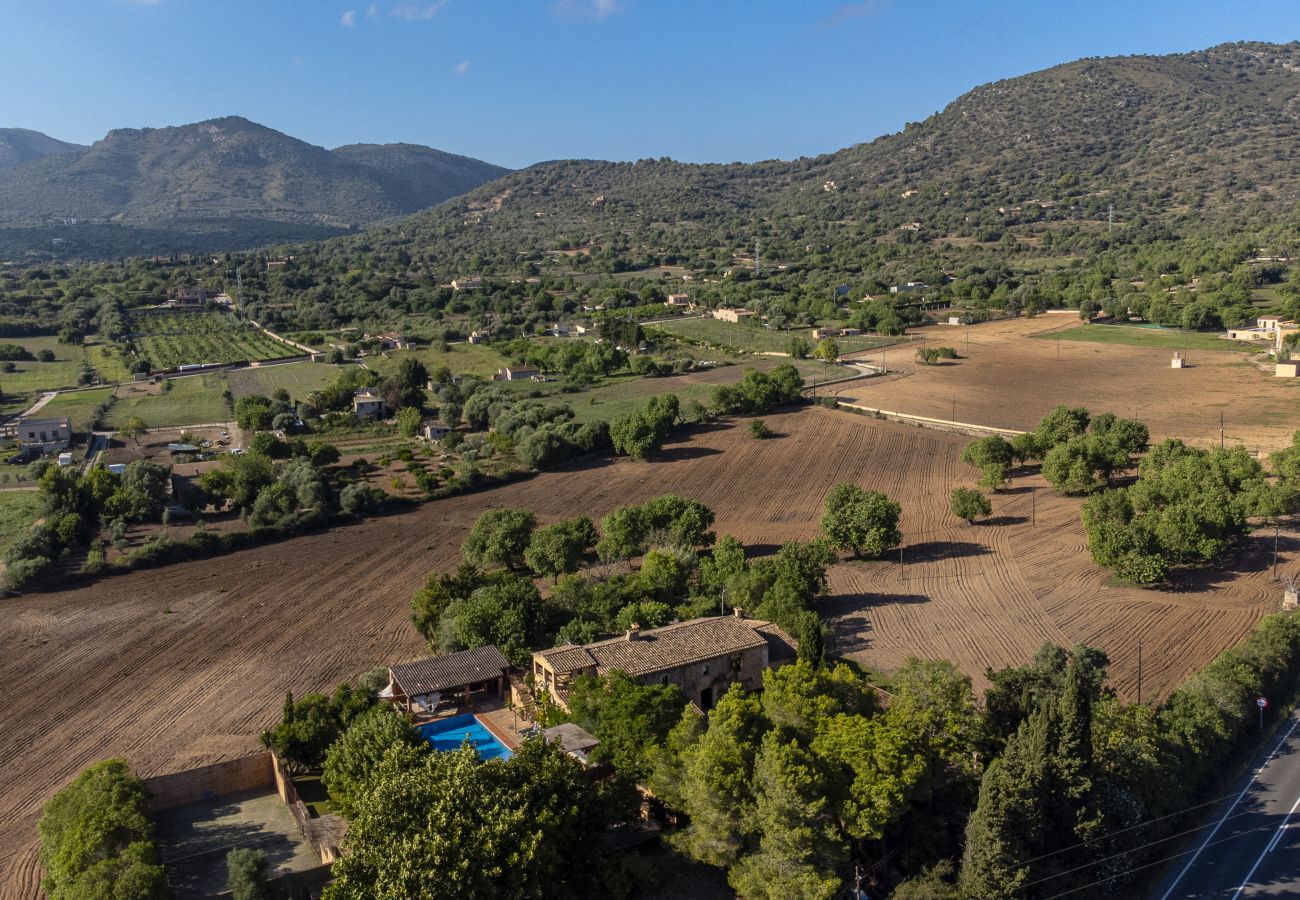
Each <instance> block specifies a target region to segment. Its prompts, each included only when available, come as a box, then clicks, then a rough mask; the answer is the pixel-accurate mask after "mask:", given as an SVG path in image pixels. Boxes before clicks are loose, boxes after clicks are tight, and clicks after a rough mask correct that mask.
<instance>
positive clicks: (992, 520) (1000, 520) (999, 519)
mask: <svg viewBox="0 0 1300 900" xmlns="http://www.w3.org/2000/svg"><path fill="white" fill-rule="evenodd" d="M1028 521H1029V517H1028V516H989V517H988V518H987V519H980V520H977V521H976V522H975V524H976V525H1023V524H1025V523H1026V522H1028Z"/></svg>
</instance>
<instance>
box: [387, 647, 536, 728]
mask: <svg viewBox="0 0 1300 900" xmlns="http://www.w3.org/2000/svg"><path fill="white" fill-rule="evenodd" d="M509 671H510V664H509V663H508V662H506V658H505V657H504V656H502V655H501V651H500V650H498V649H497V648H496V647H494V646H492V645H491V644H488V645H487V646H485V647H478V648H476V649H474V650H461V651H460V652H459V653H446V654H443V655H442V656H434V657H430V658H428V659H417V660H416V661H415V662H408V663H398V664H397V665H393V666H389V667H388V687H386V688H384V689H383V690H382V691H380V692H379V697H380V699H382V700H387V701H388V702H390V703H392V704H393V705H394V706H397V707H399V708H401V709H403V710H404V711H405V712H407V713H417V712H424V713H427V714H429V715H432V714H433V712H434V710H436V709H437V707H438V704H439V703H440V702H441V701H442V700H443V698H448V699H453V698H454V699H460V700H462V701H463V703H464V705H465V706H469V705H471V704H472V703H473V698H474V695H475V694H488V695H490V696H495V697H504V696H505V690H506V673H507V672H509Z"/></svg>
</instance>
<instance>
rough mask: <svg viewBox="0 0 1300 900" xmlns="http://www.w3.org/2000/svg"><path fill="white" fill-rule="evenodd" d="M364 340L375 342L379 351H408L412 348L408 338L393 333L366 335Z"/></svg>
mask: <svg viewBox="0 0 1300 900" xmlns="http://www.w3.org/2000/svg"><path fill="white" fill-rule="evenodd" d="M365 339H366V340H372V341H375V342H377V343H378V344H379V349H380V350H410V349H411V348H412V347H413V346H414V344H413V343H412V341H411V339H410V338H409V337H407V336H406V335H404V334H398V333H397V332H395V331H389V332H387V333H385V334H376V335H374V336H371V335H366V338H365Z"/></svg>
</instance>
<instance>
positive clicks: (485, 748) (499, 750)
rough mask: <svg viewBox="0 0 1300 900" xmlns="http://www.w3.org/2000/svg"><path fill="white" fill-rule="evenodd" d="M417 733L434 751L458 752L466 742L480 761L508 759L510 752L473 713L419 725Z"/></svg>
mask: <svg viewBox="0 0 1300 900" xmlns="http://www.w3.org/2000/svg"><path fill="white" fill-rule="evenodd" d="M416 730H417V731H419V732H420V737H422V738H424V739H425V740H426V741H428V742H429V745H430V746H431V747H433V749H434V750H440V751H441V750H458V749H459V748H460V745H461V744H463V743H464V742H465V741H466V740H468V741H469V743H470V746H471V747H473V748H474V749H475V750H477V751H478V755H479V758H480V759H483V760H489V759H509V758H510V750H509V749H508V748H507V747H506V745H505V744H503V743H501V742H500V741H499V740H497V739H496V737H495V736H494V735H493V734H492V732H490V731H488V730H487V729H486V728H484V727H483V723H482V722H480V721H479V720H478V718H477V717H475V716H474V714H473V713H464V714H463V715H459V716H452V717H451V718H450V719H439V720H438V721H436V722H430V723H429V724H427V725H421V726H420V727H419V728H418V729H416Z"/></svg>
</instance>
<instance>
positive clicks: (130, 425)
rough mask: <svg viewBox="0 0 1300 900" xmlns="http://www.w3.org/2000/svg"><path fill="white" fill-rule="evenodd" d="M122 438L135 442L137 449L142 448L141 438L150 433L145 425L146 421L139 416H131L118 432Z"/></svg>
mask: <svg viewBox="0 0 1300 900" xmlns="http://www.w3.org/2000/svg"><path fill="white" fill-rule="evenodd" d="M117 433H118V434H120V435H122V437H129V438H131V440H133V441H135V445H136V446H137V447H139V446H140V438H142V437H144V436H145V435H146V434H148V433H149V426H148V425H146V424H145V421H144V419H142V418H140V417H139V416H131V418H129V419H127V420H126V421H125V422H123V423H122V427H121V428H119V429H118V430H117Z"/></svg>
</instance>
